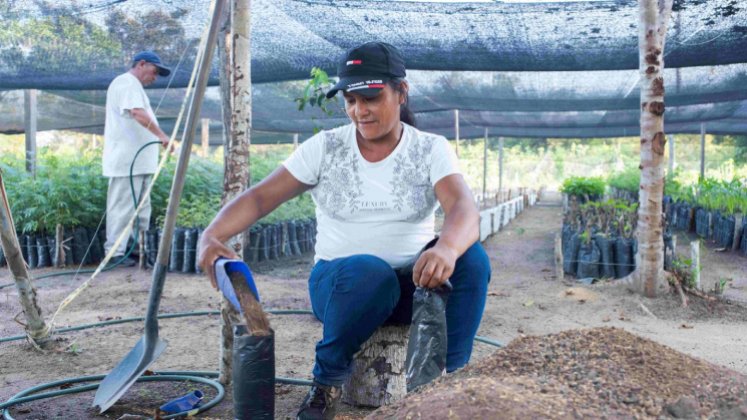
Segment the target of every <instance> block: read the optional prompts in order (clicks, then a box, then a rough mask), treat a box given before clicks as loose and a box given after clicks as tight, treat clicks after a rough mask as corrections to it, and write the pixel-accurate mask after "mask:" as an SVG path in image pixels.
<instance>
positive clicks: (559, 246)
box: [555, 233, 564, 281]
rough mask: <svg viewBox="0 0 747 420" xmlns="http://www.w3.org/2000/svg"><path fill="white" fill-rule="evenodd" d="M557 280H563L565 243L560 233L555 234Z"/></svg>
mask: <svg viewBox="0 0 747 420" xmlns="http://www.w3.org/2000/svg"><path fill="white" fill-rule="evenodd" d="M555 279H556V280H561V281H562V280H563V279H564V275H563V241H562V238H561V237H560V234H559V233H556V234H555Z"/></svg>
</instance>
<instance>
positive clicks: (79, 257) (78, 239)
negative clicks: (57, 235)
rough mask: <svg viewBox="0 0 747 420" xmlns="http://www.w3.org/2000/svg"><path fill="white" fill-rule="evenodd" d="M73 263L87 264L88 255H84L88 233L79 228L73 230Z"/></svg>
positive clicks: (86, 248) (84, 229)
mask: <svg viewBox="0 0 747 420" xmlns="http://www.w3.org/2000/svg"><path fill="white" fill-rule="evenodd" d="M73 238H74V239H73V262H74V263H75V264H88V263H89V262H90V261H89V259H90V258H89V255H88V254H87V253H86V251H87V250H88V242H89V239H88V231H87V230H86V228H84V227H82V226H80V227H77V228H75V230H73Z"/></svg>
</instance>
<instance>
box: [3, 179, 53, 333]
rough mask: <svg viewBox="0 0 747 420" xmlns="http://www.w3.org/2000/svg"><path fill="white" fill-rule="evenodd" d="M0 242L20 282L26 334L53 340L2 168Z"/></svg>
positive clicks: (14, 277) (15, 276)
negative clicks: (23, 245) (38, 298)
mask: <svg viewBox="0 0 747 420" xmlns="http://www.w3.org/2000/svg"><path fill="white" fill-rule="evenodd" d="M0 242H1V243H2V247H3V252H4V253H5V259H6V260H7V262H8V267H9V268H10V271H11V273H12V274H13V279H14V280H15V283H16V290H18V301H19V302H20V304H21V308H22V309H23V314H24V315H25V316H26V325H25V330H26V335H27V336H28V337H29V339H31V340H32V341H33V343H34V344H36V345H40V346H43V345H45V344H46V343H48V342H49V338H50V332H49V327H48V326H47V324H46V323H45V322H44V318H43V317H42V311H41V308H40V307H39V304H38V303H37V302H36V288H35V287H34V283H33V282H32V280H31V276H30V275H29V271H28V267H27V266H26V262H25V261H24V260H23V256H22V255H21V246H20V244H19V243H18V237H17V236H16V228H15V225H14V224H13V215H12V214H11V212H10V205H9V204H8V197H7V195H6V193H5V184H4V183H3V175H2V171H0Z"/></svg>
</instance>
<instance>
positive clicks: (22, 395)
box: [0, 309, 503, 420]
mask: <svg viewBox="0 0 747 420" xmlns="http://www.w3.org/2000/svg"><path fill="white" fill-rule="evenodd" d="M265 312H267V313H269V314H273V315H313V312H312V311H310V310H308V309H269V310H266V311H265ZM203 315H220V311H195V312H179V313H173V314H160V315H158V318H159V319H169V318H182V317H188V316H203ZM143 319H145V318H144V317H132V318H124V319H115V320H110V321H103V322H97V323H94V324H85V325H78V326H75V327H69V328H61V329H59V330H57V332H58V333H62V332H68V331H80V330H84V329H89V328H96V327H102V326H108V325H114V324H122V323H126V322H135V321H142V320H143ZM24 338H26V336H25V335H17V336H12V337H2V338H0V343H4V342H9V341H18V340H22V339H24ZM475 341H478V342H481V343H485V344H489V345H491V346H495V347H503V344H501V343H500V342H498V341H496V340H493V339H490V338H485V337H481V336H475ZM154 373H155V375H152V376H142V377H140V378H138V380H137V382H152V381H194V382H201V383H204V384H206V385H209V386H211V387H213V388H215V389H216V390H217V392H218V394H217V395H216V396H215V398H213V399H212V400H211V401H210V402H208V403H207V404H205V405H203V406H201V407H199V408H198V409H195V410H191V411H184V412H180V413H176V414H172V415H169V416H165V417H161V418H162V419H173V418H177V417H180V416H185V415H195V414H197V413H201V412H203V411H206V410H208V409H209V408H212V407H214V406H215V405H217V404H218V403H220V401H222V400H223V397H224V396H225V390H224V389H223V386H222V385H221V384H220V383H218V382H215V381H213V380H210V379H208V378H217V377H218V372H203V371H172V372H154ZM105 376H106V375H95V376H79V377H74V378H69V379H61V380H59V381H54V382H48V383H45V384H41V385H37V386H35V387H32V388H28V389H25V390H23V391H21V392H19V393H18V394H16V395H14V396H12V397H11V398H10V399H9V400H8V401H5V402H3V403H0V410H2V413H3V419H5V420H14V418H13V417H11V415H10V412H9V411H8V408H9V407H12V406H14V405H17V404H21V403H24V402H29V401H36V400H41V399H45V398H52V397H58V396H61V395H68V394H74V393H78V392H84V391H90V390H94V389H97V388H98V384H88V385H82V386H77V387H74V388H68V389H63V390H59V391H52V392H46V393H42V394H36V393H37V392H39V391H44V390H46V389H50V388H54V387H57V386H61V385H66V384H74V383H81V382H92V381H100V380H102V379H104V377H105ZM275 382H276V383H279V384H286V385H299V386H311V381H310V380H307V379H297V378H284V377H276V378H275ZM32 394H33V395H32Z"/></svg>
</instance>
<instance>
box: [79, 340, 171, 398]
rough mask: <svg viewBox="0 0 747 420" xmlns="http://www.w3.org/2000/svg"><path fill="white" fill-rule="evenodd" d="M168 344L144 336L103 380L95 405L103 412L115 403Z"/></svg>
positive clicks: (97, 392)
mask: <svg viewBox="0 0 747 420" xmlns="http://www.w3.org/2000/svg"><path fill="white" fill-rule="evenodd" d="M166 344H167V343H166V341H165V340H162V339H160V338H157V337H156V338H155V340H152V339H151V340H147V337H145V336H143V337H142V338H141V339H140V341H138V342H137V344H136V345H135V347H133V349H132V350H130V352H129V353H128V354H127V356H125V358H124V359H122V361H121V362H119V364H118V365H117V367H115V368H114V369H113V370H112V371H111V372H109V374H108V375H106V377H105V378H104V380H103V381H101V384H100V385H99V388H98V390H97V391H96V396H94V398H93V406H94V407H98V408H99V409H100V410H101V411H100V413H103V412H104V411H106V410H108V409H109V407H111V406H112V405H114V403H115V402H117V400H119V398H120V397H121V396H122V395H123V394H124V393H125V392H127V390H128V389H129V388H130V386H132V384H133V383H135V381H137V379H138V378H139V377H140V376H141V375H142V374H143V372H145V370H146V369H147V368H148V366H150V364H151V363H153V362H154V361H155V360H156V359H157V358H158V356H160V355H161V353H162V352H163V351H164V349H166Z"/></svg>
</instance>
